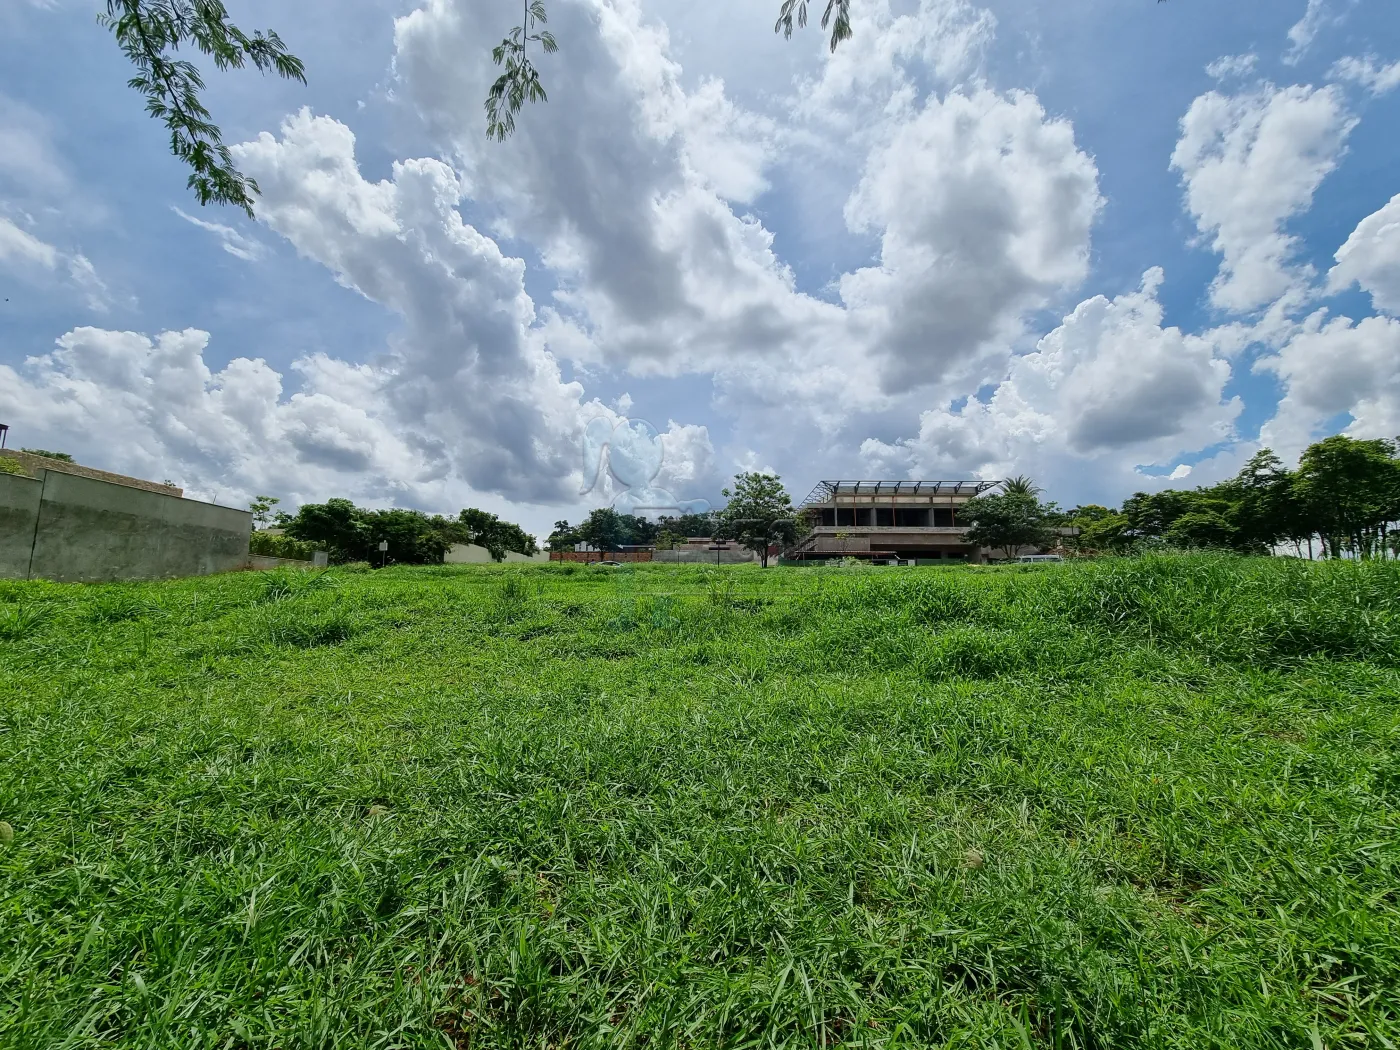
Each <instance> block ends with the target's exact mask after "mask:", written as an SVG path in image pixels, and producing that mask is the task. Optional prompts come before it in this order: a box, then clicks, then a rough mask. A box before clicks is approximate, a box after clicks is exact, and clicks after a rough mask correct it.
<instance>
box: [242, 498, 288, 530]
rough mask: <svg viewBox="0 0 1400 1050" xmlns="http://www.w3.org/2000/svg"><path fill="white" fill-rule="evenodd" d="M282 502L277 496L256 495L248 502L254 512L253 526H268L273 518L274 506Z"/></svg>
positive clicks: (249, 507)
mask: <svg viewBox="0 0 1400 1050" xmlns="http://www.w3.org/2000/svg"><path fill="white" fill-rule="evenodd" d="M281 502H282V501H281V500H280V499H278V498H277V497H276V496H254V497H253V501H252V502H251V503H249V504H248V509H249V510H251V511H252V512H253V528H255V529H256V528H266V527H267V523H268V522H269V521H271V520H272V508H273V507H275V506H277V504H279V503H281Z"/></svg>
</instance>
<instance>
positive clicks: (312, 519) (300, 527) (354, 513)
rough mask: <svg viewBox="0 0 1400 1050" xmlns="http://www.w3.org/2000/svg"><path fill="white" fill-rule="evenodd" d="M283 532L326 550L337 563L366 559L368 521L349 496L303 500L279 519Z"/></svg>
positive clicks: (368, 537)
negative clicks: (291, 512)
mask: <svg viewBox="0 0 1400 1050" xmlns="http://www.w3.org/2000/svg"><path fill="white" fill-rule="evenodd" d="M278 520H279V521H280V522H282V524H283V528H284V529H285V531H286V534H287V535H288V536H290V537H292V539H294V540H305V541H306V542H307V543H310V544H313V545H314V546H315V548H316V549H317V550H323V551H325V552H326V553H327V554H328V555H329V556H330V560H331V561H333V562H336V563H337V564H340V563H344V562H350V561H369V560H370V558H369V547H370V534H369V525H368V523H367V522H366V521H365V520H364V515H363V512H362V511H360V509H359V508H358V507H356V506H355V504H353V503H351V502H350V501H349V500H348V499H328V500H326V502H325V503H304V504H302V506H301V507H299V508H298V509H297V512H296V514H295V515H290V516H288V517H286V518H279V519H278Z"/></svg>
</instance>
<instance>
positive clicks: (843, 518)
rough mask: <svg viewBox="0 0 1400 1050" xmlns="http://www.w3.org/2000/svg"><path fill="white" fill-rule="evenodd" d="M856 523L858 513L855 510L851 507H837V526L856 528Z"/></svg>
mask: <svg viewBox="0 0 1400 1050" xmlns="http://www.w3.org/2000/svg"><path fill="white" fill-rule="evenodd" d="M855 523H856V512H855V510H854V509H853V508H851V507H837V508H836V524H837V525H851V526H854V525H855Z"/></svg>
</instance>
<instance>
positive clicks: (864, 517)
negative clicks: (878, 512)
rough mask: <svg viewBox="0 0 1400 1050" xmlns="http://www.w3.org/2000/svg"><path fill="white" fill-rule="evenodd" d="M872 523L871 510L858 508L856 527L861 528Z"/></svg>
mask: <svg viewBox="0 0 1400 1050" xmlns="http://www.w3.org/2000/svg"><path fill="white" fill-rule="evenodd" d="M870 523H871V522H870V508H869V507H857V508H856V525H857V526H860V525H869V524H870Z"/></svg>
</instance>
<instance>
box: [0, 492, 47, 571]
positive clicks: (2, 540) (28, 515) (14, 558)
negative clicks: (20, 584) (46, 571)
mask: <svg viewBox="0 0 1400 1050" xmlns="http://www.w3.org/2000/svg"><path fill="white" fill-rule="evenodd" d="M43 489H44V483H43V482H42V481H37V480H36V479H34V478H27V477H23V476H22V475H19V474H0V578H3V579H11V580H15V579H19V580H22V579H24V578H25V577H27V576H28V575H29V552H30V550H31V549H32V548H33V546H34V525H35V523H36V522H37V521H38V520H39V496H40V494H41V493H42V492H43Z"/></svg>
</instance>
